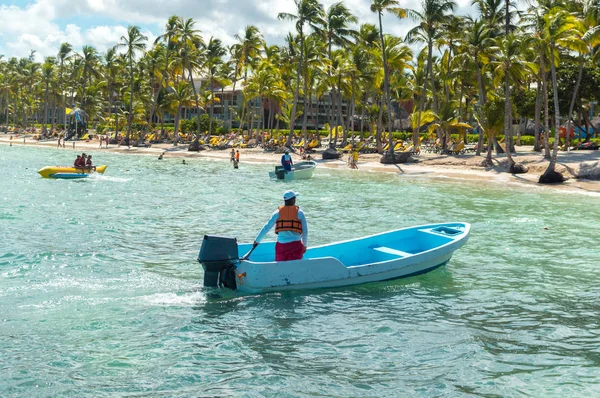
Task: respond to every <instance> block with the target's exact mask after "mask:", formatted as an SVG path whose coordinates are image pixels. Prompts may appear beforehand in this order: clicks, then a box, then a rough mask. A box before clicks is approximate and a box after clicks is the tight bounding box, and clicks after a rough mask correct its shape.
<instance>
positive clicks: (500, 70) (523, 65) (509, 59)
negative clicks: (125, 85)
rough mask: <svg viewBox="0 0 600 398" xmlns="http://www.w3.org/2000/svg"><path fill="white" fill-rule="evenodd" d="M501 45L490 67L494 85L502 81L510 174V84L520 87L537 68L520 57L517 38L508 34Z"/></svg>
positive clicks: (533, 74) (511, 167)
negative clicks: (494, 78)
mask: <svg viewBox="0 0 600 398" xmlns="http://www.w3.org/2000/svg"><path fill="white" fill-rule="evenodd" d="M499 39H500V41H501V45H500V46H499V53H498V58H497V59H496V60H494V61H492V62H490V65H491V66H492V67H493V68H494V72H495V75H496V84H497V85H498V86H499V85H500V84H501V82H500V79H503V80H504V98H505V107H504V136H505V139H506V157H507V159H508V165H509V169H510V171H511V172H513V169H514V165H515V162H514V160H513V159H512V155H511V152H512V139H511V138H512V130H511V125H512V104H511V97H510V86H511V84H515V85H520V84H523V83H524V82H525V81H526V80H528V78H529V76H535V73H536V72H537V66H536V65H535V64H534V63H532V62H528V61H525V60H524V59H523V57H522V46H523V41H522V40H520V38H519V37H517V36H515V35H513V34H509V35H508V36H505V37H502V38H499Z"/></svg>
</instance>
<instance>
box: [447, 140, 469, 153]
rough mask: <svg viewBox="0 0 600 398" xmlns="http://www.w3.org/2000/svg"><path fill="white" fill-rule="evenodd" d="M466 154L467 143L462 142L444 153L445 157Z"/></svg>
mask: <svg viewBox="0 0 600 398" xmlns="http://www.w3.org/2000/svg"><path fill="white" fill-rule="evenodd" d="M464 153H465V143H464V142H460V143H458V144H455V145H452V146H451V147H449V148H447V149H446V150H444V151H442V154H444V155H463V154H464Z"/></svg>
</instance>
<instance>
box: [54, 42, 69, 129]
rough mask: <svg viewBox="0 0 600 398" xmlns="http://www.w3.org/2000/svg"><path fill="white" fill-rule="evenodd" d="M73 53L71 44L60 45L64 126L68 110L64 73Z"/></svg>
mask: <svg viewBox="0 0 600 398" xmlns="http://www.w3.org/2000/svg"><path fill="white" fill-rule="evenodd" d="M71 51H73V46H71V45H70V44H69V43H62V44H61V45H60V49H59V50H58V56H57V58H58V59H59V60H60V67H59V78H58V79H59V83H58V84H59V89H60V91H61V98H62V101H61V107H62V108H61V114H62V122H63V124H66V108H65V88H64V86H63V72H64V66H65V61H66V60H67V59H69V56H70V54H71Z"/></svg>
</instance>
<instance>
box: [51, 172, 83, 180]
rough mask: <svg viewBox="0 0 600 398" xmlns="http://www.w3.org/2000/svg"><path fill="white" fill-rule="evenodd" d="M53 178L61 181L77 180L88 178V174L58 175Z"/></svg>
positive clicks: (53, 175)
mask: <svg viewBox="0 0 600 398" xmlns="http://www.w3.org/2000/svg"><path fill="white" fill-rule="evenodd" d="M51 177H52V178H58V179H61V180H75V179H78V178H87V177H88V174H85V173H56V174H52V176H51Z"/></svg>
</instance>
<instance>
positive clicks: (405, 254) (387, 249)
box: [373, 246, 413, 257]
mask: <svg viewBox="0 0 600 398" xmlns="http://www.w3.org/2000/svg"><path fill="white" fill-rule="evenodd" d="M373 250H377V251H378V252H382V253H387V254H393V255H395V256H400V257H410V256H412V255H413V254H412V253H408V252H403V251H401V250H396V249H392V248H391V247H385V246H378V247H374V248H373Z"/></svg>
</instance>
